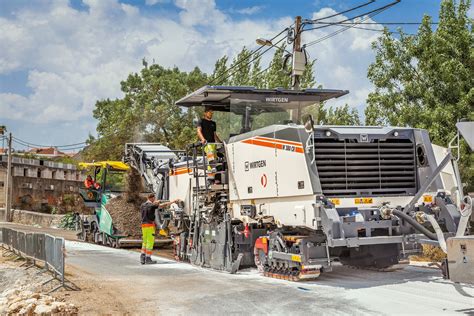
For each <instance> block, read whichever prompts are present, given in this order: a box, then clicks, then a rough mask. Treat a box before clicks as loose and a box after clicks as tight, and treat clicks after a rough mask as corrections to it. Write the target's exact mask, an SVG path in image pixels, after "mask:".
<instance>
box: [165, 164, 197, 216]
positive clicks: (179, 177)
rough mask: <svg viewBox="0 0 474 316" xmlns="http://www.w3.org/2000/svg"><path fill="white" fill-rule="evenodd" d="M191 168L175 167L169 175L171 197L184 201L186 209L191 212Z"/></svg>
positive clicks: (171, 198)
mask: <svg viewBox="0 0 474 316" xmlns="http://www.w3.org/2000/svg"><path fill="white" fill-rule="evenodd" d="M190 172H191V170H188V168H187V166H185V167H181V168H174V169H173V172H172V173H171V174H170V176H169V191H170V192H169V199H170V200H174V199H180V200H182V201H184V210H185V212H186V213H188V214H190V213H191V179H192V175H191V174H190Z"/></svg>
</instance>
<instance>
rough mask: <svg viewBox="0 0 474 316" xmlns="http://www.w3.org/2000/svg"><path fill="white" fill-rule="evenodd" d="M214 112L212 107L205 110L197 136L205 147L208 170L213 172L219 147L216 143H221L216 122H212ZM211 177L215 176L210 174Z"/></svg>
mask: <svg viewBox="0 0 474 316" xmlns="http://www.w3.org/2000/svg"><path fill="white" fill-rule="evenodd" d="M212 115H213V111H212V109H211V108H210V107H208V106H206V108H205V109H204V116H203V118H202V119H200V120H199V123H198V127H197V135H198V137H199V140H200V141H201V144H203V146H204V152H205V153H206V157H207V161H208V164H209V166H208V170H209V171H211V170H212V169H214V170H215V160H216V157H217V147H216V144H215V143H216V142H219V143H221V142H222V141H221V140H220V138H219V136H218V135H217V133H216V127H217V125H216V122H214V121H213V120H212ZM209 176H210V177H213V176H214V175H213V174H212V173H210V174H209Z"/></svg>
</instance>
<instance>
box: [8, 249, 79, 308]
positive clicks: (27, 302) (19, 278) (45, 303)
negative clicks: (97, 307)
mask: <svg viewBox="0 0 474 316" xmlns="http://www.w3.org/2000/svg"><path fill="white" fill-rule="evenodd" d="M50 277H51V276H50V275H49V274H38V270H36V269H28V270H25V269H24V268H23V267H20V266H18V265H17V264H15V261H13V259H7V258H1V259H0V281H1V282H0V315H77V313H78V309H77V307H76V306H74V305H73V304H68V303H66V302H64V300H63V299H59V298H56V297H53V296H51V295H47V294H44V291H47V290H48V288H44V287H43V285H42V284H43V282H45V281H46V280H47V279H49V278H50ZM55 285H57V281H54V282H53V283H52V284H51V286H55Z"/></svg>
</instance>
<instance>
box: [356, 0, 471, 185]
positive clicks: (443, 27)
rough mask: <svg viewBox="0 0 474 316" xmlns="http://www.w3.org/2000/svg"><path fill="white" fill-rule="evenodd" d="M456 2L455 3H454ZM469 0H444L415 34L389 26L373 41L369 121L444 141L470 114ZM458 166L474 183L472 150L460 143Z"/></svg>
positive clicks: (440, 142)
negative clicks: (424, 131) (436, 13)
mask: <svg viewBox="0 0 474 316" xmlns="http://www.w3.org/2000/svg"><path fill="white" fill-rule="evenodd" d="M456 2H458V4H456ZM470 4H471V1H470V0H460V1H454V0H443V2H442V3H441V8H440V12H439V19H438V20H439V24H438V27H437V29H436V30H435V31H432V29H431V24H430V22H431V21H432V19H431V17H429V16H425V17H424V18H423V21H422V24H421V26H420V28H419V29H418V33H417V34H416V35H415V36H409V35H406V34H404V33H403V32H400V38H399V39H396V38H394V37H393V36H392V35H391V33H389V32H388V30H385V32H384V33H383V35H382V36H381V37H380V38H379V39H378V41H377V42H375V43H374V44H373V48H374V50H375V52H376V58H375V62H374V63H373V64H372V65H370V67H369V69H368V78H369V79H370V80H371V81H372V83H373V84H374V86H375V91H374V92H373V93H371V94H369V97H368V100H367V104H368V106H367V108H366V110H365V114H366V124H367V125H393V126H412V127H418V128H423V129H427V130H428V131H429V133H430V137H431V139H432V141H433V142H434V143H436V144H438V145H441V146H447V144H448V143H449V141H450V140H451V139H452V138H453V137H454V136H455V135H456V127H455V124H456V122H457V121H459V120H460V119H462V118H469V116H470V118H471V119H472V118H473V117H472V116H473V106H474V36H473V28H472V20H471V19H469V18H468V17H467V11H468V10H469V7H470ZM462 148H463V153H462V158H461V164H460V167H461V172H462V176H463V178H464V179H467V181H468V183H469V187H470V190H472V189H474V183H473V182H474V171H473V167H472V156H471V157H470V155H469V154H468V151H467V149H466V146H465V145H464V144H463V146H462Z"/></svg>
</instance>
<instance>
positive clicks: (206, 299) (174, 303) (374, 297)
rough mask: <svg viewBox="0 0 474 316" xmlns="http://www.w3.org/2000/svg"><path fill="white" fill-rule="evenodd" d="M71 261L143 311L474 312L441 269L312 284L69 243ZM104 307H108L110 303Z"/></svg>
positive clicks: (348, 275)
mask: <svg viewBox="0 0 474 316" xmlns="http://www.w3.org/2000/svg"><path fill="white" fill-rule="evenodd" d="M66 249H67V254H68V256H67V261H66V262H67V265H68V266H71V267H72V268H76V269H78V270H80V271H83V272H85V273H87V274H88V275H89V276H91V277H93V279H94V280H95V281H96V282H98V284H102V285H104V286H106V285H107V286H112V287H113V288H114V291H116V292H117V293H118V294H117V295H120V296H121V297H123V298H124V301H126V305H127V306H133V308H132V310H133V312H134V313H135V312H136V313H137V314H143V313H146V314H150V313H151V314H168V315H203V314H204V315H208V314H211V315H218V314H219V315H223V314H247V315H248V314H273V315H274V314H286V315H288V314H291V315H309V314H313V315H315V314H316V315H317V314H324V315H348V314H350V315H368V314H377V315H380V314H389V315H395V314H397V315H400V314H405V315H406V314H410V315H416V314H418V315H437V314H443V315H449V314H458V315H459V314H463V313H464V314H470V313H474V286H471V285H465V284H456V283H453V282H450V281H447V280H443V279H442V277H441V275H440V272H439V271H438V270H435V269H428V268H421V267H413V266H407V267H405V268H404V269H402V270H397V271H394V272H375V271H366V270H354V269H350V268H347V267H343V266H338V265H336V266H335V267H334V271H333V272H330V273H325V274H322V275H321V276H320V277H319V279H317V280H315V281H311V282H300V283H294V282H288V281H284V280H276V279H270V278H265V277H263V276H261V275H259V274H258V273H257V271H256V270H245V271H239V273H238V274H235V275H231V274H227V273H224V272H217V271H211V270H207V269H202V268H199V267H194V266H191V265H189V264H186V263H179V262H175V261H172V260H168V259H165V258H161V257H157V256H156V257H154V259H156V260H158V264H156V265H145V266H142V265H140V264H139V262H138V254H137V253H136V252H132V251H128V250H123V249H112V248H106V247H102V246H98V245H92V244H85V243H80V242H74V241H67V242H66ZM102 304H107V302H103V303H102Z"/></svg>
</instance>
